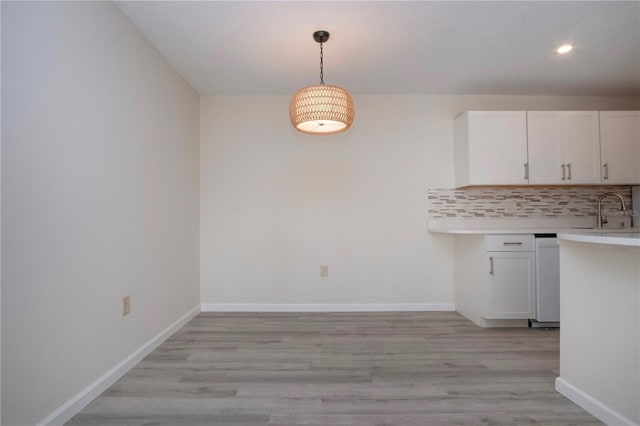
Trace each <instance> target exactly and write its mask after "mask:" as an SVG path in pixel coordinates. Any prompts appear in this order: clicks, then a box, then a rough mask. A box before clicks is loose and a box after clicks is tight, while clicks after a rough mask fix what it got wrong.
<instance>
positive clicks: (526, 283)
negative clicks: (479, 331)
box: [483, 251, 536, 319]
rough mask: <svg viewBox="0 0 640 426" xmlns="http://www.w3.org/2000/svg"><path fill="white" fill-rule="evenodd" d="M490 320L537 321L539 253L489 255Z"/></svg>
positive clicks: (487, 304)
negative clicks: (537, 260) (536, 299)
mask: <svg viewBox="0 0 640 426" xmlns="http://www.w3.org/2000/svg"><path fill="white" fill-rule="evenodd" d="M485 256H486V259H485V260H486V265H487V274H486V278H487V279H486V287H485V309H484V315H483V317H484V318H486V319H528V318H535V310H536V306H535V282H536V275H535V274H536V271H535V252H490V251H488V252H486V254H485Z"/></svg>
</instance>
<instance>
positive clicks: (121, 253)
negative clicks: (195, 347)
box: [2, 2, 199, 425]
mask: <svg viewBox="0 0 640 426" xmlns="http://www.w3.org/2000/svg"><path fill="white" fill-rule="evenodd" d="M198 108H199V104H198V94H197V93H196V92H195V91H194V90H193V89H191V88H190V87H189V86H188V85H187V84H186V83H185V82H184V81H183V80H182V79H181V78H180V77H179V76H178V75H177V74H176V72H175V71H174V70H173V68H172V67H171V66H170V65H169V64H168V62H167V61H166V60H165V59H164V58H163V57H162V56H161V55H160V54H159V53H158V52H157V51H156V50H155V49H154V48H153V47H152V46H151V45H150V43H149V42H148V41H147V40H146V39H145V38H144V37H143V36H142V35H141V34H140V33H139V32H138V30H137V29H136V28H135V27H134V26H133V25H132V24H131V22H130V21H129V20H128V19H127V18H126V17H125V16H124V15H123V14H122V13H121V12H120V10H119V9H118V8H117V7H116V6H115V5H114V4H113V3H111V2H68V3H58V2H54V3H49V2H34V3H12V2H2V151H3V152H2V266H3V268H2V416H3V418H2V423H3V424H7V425H17V424H22V425H26V424H34V423H36V422H38V421H41V420H42V419H44V418H45V417H46V416H47V415H49V414H50V413H51V412H52V411H53V410H55V409H56V408H58V407H59V406H60V405H61V404H63V403H64V402H65V401H67V400H68V399H69V398H71V397H72V396H73V395H75V394H76V393H77V392H79V391H80V390H82V389H83V388H85V387H86V386H87V385H89V384H90V383H91V382H93V381H94V380H95V379H96V378H98V377H99V376H100V375H102V374H103V373H105V372H106V371H107V370H108V369H110V368H111V367H113V366H114V365H115V364H117V363H118V362H120V361H121V360H123V359H124V358H125V357H126V356H128V355H129V354H131V353H132V352H133V351H134V350H136V349H138V348H139V347H140V346H141V345H143V344H144V343H146V342H147V341H148V340H149V339H151V338H153V337H154V336H156V335H157V334H158V333H159V332H161V331H162V330H164V329H165V328H166V327H168V326H169V325H170V324H172V323H173V322H174V321H176V320H177V319H178V318H180V317H181V316H183V315H184V314H185V313H187V312H188V311H189V310H191V309H192V308H194V307H195V306H197V305H198V302H199V300H198V299H199V295H198V280H199V277H198V202H199V201H198V191H199V188H198V126H199V124H198V119H199V117H198ZM124 295H131V303H132V308H131V309H132V311H131V314H130V315H129V316H127V317H122V315H121V300H122V297H123V296H124Z"/></svg>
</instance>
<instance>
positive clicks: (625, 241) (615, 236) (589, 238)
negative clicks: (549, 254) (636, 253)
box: [558, 228, 640, 247]
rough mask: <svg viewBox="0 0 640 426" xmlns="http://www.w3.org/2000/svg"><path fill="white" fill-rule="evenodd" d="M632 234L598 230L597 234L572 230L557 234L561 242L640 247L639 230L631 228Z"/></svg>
mask: <svg viewBox="0 0 640 426" xmlns="http://www.w3.org/2000/svg"><path fill="white" fill-rule="evenodd" d="M630 230H632V231H634V232H623V231H618V230H616V232H607V231H606V230H605V231H603V230H598V231H597V232H582V231H579V232H578V231H576V230H573V231H572V232H562V233H559V234H558V239H559V240H560V243H561V244H562V241H563V240H564V241H574V242H579V243H591V244H605V245H613V246H630V247H640V229H637V228H631V229H630Z"/></svg>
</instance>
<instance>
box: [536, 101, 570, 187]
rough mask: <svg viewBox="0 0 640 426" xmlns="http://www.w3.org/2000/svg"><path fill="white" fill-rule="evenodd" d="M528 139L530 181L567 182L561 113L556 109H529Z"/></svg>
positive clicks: (539, 182) (543, 182) (543, 183)
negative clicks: (561, 132)
mask: <svg viewBox="0 0 640 426" xmlns="http://www.w3.org/2000/svg"><path fill="white" fill-rule="evenodd" d="M527 139H528V141H527V143H528V151H529V183H530V184H533V185H549V184H552V185H556V184H562V183H565V180H563V179H562V176H563V175H562V171H563V168H562V164H564V162H563V158H562V155H563V154H564V153H563V152H562V149H561V141H560V115H559V114H558V113H557V112H554V111H528V112H527ZM565 167H566V166H565ZM565 178H566V170H565Z"/></svg>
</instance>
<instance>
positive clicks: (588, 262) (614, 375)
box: [556, 232, 640, 425]
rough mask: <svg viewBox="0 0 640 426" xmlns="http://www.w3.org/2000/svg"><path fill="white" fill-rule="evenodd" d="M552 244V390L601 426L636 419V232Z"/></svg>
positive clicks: (639, 371)
mask: <svg viewBox="0 0 640 426" xmlns="http://www.w3.org/2000/svg"><path fill="white" fill-rule="evenodd" d="M558 241H559V243H560V323H561V324H562V326H561V328H560V377H558V378H557V379H556V390H557V391H558V392H560V393H561V394H563V395H564V396H566V397H567V398H569V399H570V400H572V401H573V402H575V403H576V404H578V405H579V406H581V407H582V408H584V409H585V410H587V411H588V412H590V413H591V414H593V415H594V416H596V417H598V418H599V419H600V420H602V421H604V422H605V423H607V424H611V425H613V424H615V425H622V424H638V423H640V233H637V232H627V233H609V232H598V233H593V232H591V233H588V232H568V233H560V234H558Z"/></svg>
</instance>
